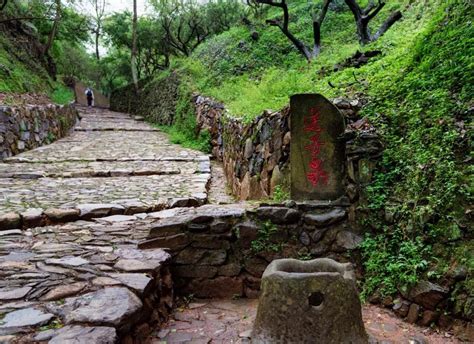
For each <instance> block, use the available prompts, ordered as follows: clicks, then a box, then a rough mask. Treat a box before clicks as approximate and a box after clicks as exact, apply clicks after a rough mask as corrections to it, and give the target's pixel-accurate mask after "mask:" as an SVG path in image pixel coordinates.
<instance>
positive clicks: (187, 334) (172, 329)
mask: <svg viewBox="0 0 474 344" xmlns="http://www.w3.org/2000/svg"><path fill="white" fill-rule="evenodd" d="M257 306H258V301H257V300H248V299H240V300H193V301H192V302H191V303H190V304H189V305H188V306H187V307H183V308H180V309H178V310H177V311H176V312H175V313H174V315H173V317H172V319H171V320H170V321H169V323H168V326H167V327H166V328H165V329H163V330H160V331H157V332H154V333H153V334H152V335H151V336H150V337H149V339H148V342H151V343H154V344H164V343H166V344H177V343H193V344H195V343H196V344H197V343H203V344H207V343H222V344H224V343H225V344H228V343H250V340H249V337H250V335H251V329H252V324H253V321H254V319H255V316H256V312H257ZM363 318H364V323H365V327H366V330H367V332H368V333H369V336H370V337H371V343H372V344H375V343H377V344H382V343H383V344H450V343H459V341H457V340H456V339H455V338H453V337H452V335H451V334H449V333H437V332H436V331H434V330H431V329H426V328H421V327H418V326H414V325H410V324H407V323H405V322H403V321H402V320H401V319H397V318H395V317H394V316H393V313H391V312H389V311H387V310H384V309H380V308H378V307H375V306H372V305H370V306H365V307H364V308H363ZM348 340H349V338H348Z"/></svg>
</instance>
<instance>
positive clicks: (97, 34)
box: [95, 26, 100, 61]
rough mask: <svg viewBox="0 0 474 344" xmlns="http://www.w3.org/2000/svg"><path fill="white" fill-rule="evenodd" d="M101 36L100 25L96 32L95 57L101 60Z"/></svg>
mask: <svg viewBox="0 0 474 344" xmlns="http://www.w3.org/2000/svg"><path fill="white" fill-rule="evenodd" d="M99 36H100V26H98V27H97V30H96V32H95V57H96V58H97V61H99V60H100V55H99Z"/></svg>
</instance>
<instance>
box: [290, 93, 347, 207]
mask: <svg viewBox="0 0 474 344" xmlns="http://www.w3.org/2000/svg"><path fill="white" fill-rule="evenodd" d="M290 116H291V139H292V142H291V154H290V159H291V162H290V164H291V198H292V199H294V200H306V199H316V200H335V199H337V198H339V197H341V196H342V195H343V194H344V192H345V191H344V177H345V173H344V166H345V160H346V156H345V142H344V141H343V140H341V136H342V134H343V133H344V131H345V128H346V125H345V121H344V117H343V116H342V115H341V113H340V112H339V110H338V109H337V108H336V107H335V106H334V105H333V104H332V103H331V102H329V101H328V100H327V99H326V98H324V97H323V96H321V95H319V94H298V95H294V96H292V97H291V100H290Z"/></svg>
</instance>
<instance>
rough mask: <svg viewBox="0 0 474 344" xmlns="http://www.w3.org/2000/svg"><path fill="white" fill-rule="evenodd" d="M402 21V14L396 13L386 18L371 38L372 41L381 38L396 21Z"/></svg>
mask: <svg viewBox="0 0 474 344" xmlns="http://www.w3.org/2000/svg"><path fill="white" fill-rule="evenodd" d="M400 19H402V12H400V11H396V12H394V13H392V14H391V15H390V17H388V18H387V20H386V21H385V22H384V23H383V24H382V25H381V26H380V28H379V29H378V30H377V32H376V33H375V35H374V36H373V40H374V41H375V40H377V39H378V38H380V36H382V35H383V34H384V33H385V32H387V31H388V29H390V28H391V27H392V25H393V24H395V23H396V22H397V21H399V20H400Z"/></svg>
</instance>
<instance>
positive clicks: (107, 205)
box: [0, 108, 211, 229]
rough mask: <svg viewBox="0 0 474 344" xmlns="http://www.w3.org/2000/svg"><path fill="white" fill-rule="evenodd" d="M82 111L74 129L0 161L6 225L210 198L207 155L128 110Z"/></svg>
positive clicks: (1, 213)
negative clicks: (172, 141)
mask: <svg viewBox="0 0 474 344" xmlns="http://www.w3.org/2000/svg"><path fill="white" fill-rule="evenodd" d="M80 114H81V121H80V122H79V124H78V125H77V126H76V128H75V129H74V132H73V133H72V134H71V135H69V136H67V137H65V138H63V139H61V140H58V141H57V142H55V143H53V144H51V145H47V146H43V147H40V148H37V149H34V150H31V151H29V152H25V153H23V154H20V155H17V156H14V157H11V158H8V159H6V160H4V161H3V163H0V229H15V228H18V227H25V226H30V227H31V226H35V225H43V224H47V223H51V222H61V220H63V219H64V217H68V220H76V219H80V218H84V216H86V217H88V218H90V217H100V216H106V215H111V214H133V213H139V212H151V211H156V210H159V209H163V208H166V207H167V206H168V204H169V202H173V199H177V198H179V199H183V198H188V199H191V202H194V203H196V204H203V203H205V202H206V201H207V188H208V185H209V182H210V176H211V175H210V173H211V165H210V160H209V157H208V156H205V155H203V154H202V153H200V152H197V151H193V150H190V149H185V148H182V147H180V146H178V145H173V144H170V143H169V140H168V138H167V136H166V135H165V134H163V133H161V132H159V130H158V129H155V128H153V127H151V126H150V125H148V124H146V123H144V122H142V121H137V120H135V119H133V118H131V117H130V116H129V115H127V114H122V113H115V112H111V111H105V110H98V109H92V110H89V109H85V108H83V109H81V110H80ZM51 214H53V216H50V215H51ZM74 214H75V215H74Z"/></svg>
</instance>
